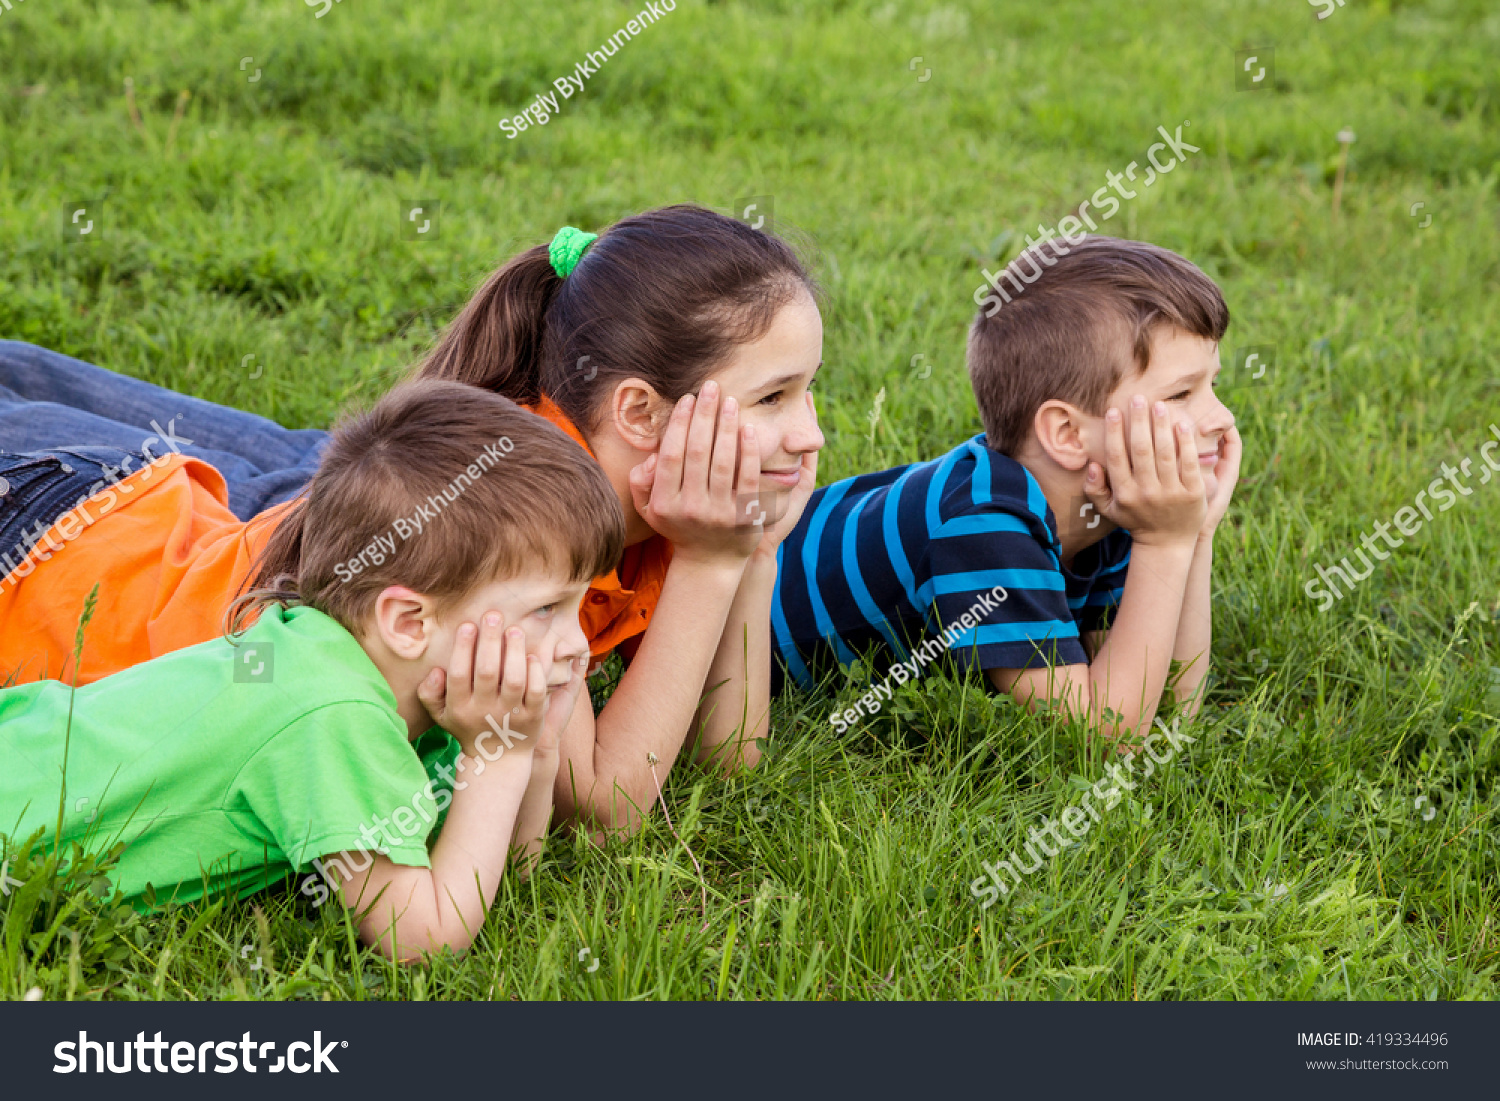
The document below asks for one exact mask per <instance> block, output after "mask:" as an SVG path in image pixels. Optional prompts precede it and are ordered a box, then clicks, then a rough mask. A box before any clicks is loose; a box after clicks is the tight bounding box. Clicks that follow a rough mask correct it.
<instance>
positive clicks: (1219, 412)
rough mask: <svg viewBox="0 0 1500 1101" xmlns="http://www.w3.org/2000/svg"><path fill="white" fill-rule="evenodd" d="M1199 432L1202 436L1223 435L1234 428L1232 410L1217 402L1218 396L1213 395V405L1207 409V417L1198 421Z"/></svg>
mask: <svg viewBox="0 0 1500 1101" xmlns="http://www.w3.org/2000/svg"><path fill="white" fill-rule="evenodd" d="M1198 423H1199V431H1201V432H1202V433H1203V434H1204V435H1214V434H1217V435H1221V436H1222V435H1223V434H1224V433H1226V432H1228V431H1229V430H1230V429H1231V428H1233V427H1234V424H1235V421H1234V410H1232V409H1230V408H1229V406H1227V405H1225V404H1224V403H1223V402H1222V401H1220V400H1219V395H1218V394H1217V393H1216V394H1214V395H1213V404H1212V405H1211V406H1210V407H1209V410H1208V415H1207V416H1205V417H1201V418H1200V419H1199V422H1198Z"/></svg>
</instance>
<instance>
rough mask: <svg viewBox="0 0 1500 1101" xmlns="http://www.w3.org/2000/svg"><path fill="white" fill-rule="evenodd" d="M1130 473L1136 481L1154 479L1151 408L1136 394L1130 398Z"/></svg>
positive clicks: (1154, 463)
mask: <svg viewBox="0 0 1500 1101" xmlns="http://www.w3.org/2000/svg"><path fill="white" fill-rule="evenodd" d="M1130 473H1131V476H1132V477H1134V478H1135V480H1136V481H1137V482H1141V483H1143V484H1145V485H1150V484H1151V483H1152V482H1154V481H1156V444H1155V441H1154V439H1153V438H1152V435H1151V410H1150V409H1149V408H1148V407H1147V403H1146V399H1145V398H1143V397H1141V396H1140V395H1139V394H1137V395H1136V396H1135V397H1134V398H1132V399H1131V400H1130Z"/></svg>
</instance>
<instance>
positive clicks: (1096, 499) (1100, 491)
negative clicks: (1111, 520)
mask: <svg viewBox="0 0 1500 1101" xmlns="http://www.w3.org/2000/svg"><path fill="white" fill-rule="evenodd" d="M1083 494H1084V496H1085V497H1087V498H1088V499H1089V500H1090V501H1092V502H1093V503H1094V507H1096V508H1097V509H1098V510H1099V511H1100V512H1105V511H1107V510H1108V509H1109V507H1110V505H1112V504H1113V503H1114V494H1113V493H1111V492H1110V489H1109V480H1108V479H1107V478H1105V476H1104V468H1103V467H1102V466H1100V465H1099V464H1098V463H1089V465H1088V469H1087V470H1085V471H1084V473H1083Z"/></svg>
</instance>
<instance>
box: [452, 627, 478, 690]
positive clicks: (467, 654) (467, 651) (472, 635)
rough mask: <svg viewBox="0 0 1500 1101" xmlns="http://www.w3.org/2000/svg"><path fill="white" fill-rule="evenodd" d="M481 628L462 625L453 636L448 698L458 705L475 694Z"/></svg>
mask: <svg viewBox="0 0 1500 1101" xmlns="http://www.w3.org/2000/svg"><path fill="white" fill-rule="evenodd" d="M478 638H479V628H478V627H475V626H474V624H472V623H460V624H459V625H458V630H457V631H456V632H455V633H454V636H453V655H452V656H451V657H450V658H449V659H448V684H447V690H448V691H447V698H448V700H449V701H451V702H454V703H457V702H459V701H461V700H466V699H468V698H469V697H470V696H471V695H473V694H474V645H475V642H476V640H477V639H478Z"/></svg>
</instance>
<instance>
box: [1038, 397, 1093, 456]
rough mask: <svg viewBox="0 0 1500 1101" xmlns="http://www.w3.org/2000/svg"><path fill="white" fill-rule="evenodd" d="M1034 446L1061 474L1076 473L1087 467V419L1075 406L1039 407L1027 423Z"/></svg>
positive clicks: (1055, 402) (1056, 403) (1053, 402)
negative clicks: (1044, 454) (1029, 424)
mask: <svg viewBox="0 0 1500 1101" xmlns="http://www.w3.org/2000/svg"><path fill="white" fill-rule="evenodd" d="M1031 430H1032V436H1033V438H1034V439H1035V440H1036V445H1037V446H1038V447H1039V448H1041V449H1042V451H1043V452H1045V453H1046V455H1047V457H1048V458H1049V459H1051V460H1052V461H1053V462H1054V463H1056V464H1057V465H1058V466H1060V467H1062V468H1063V469H1064V470H1071V471H1073V472H1075V473H1076V472H1078V471H1080V470H1082V469H1084V467H1086V466H1088V463H1089V429H1088V424H1087V418H1086V417H1085V415H1084V413H1083V411H1082V410H1080V409H1079V408H1078V407H1077V406H1076V405H1069V404H1068V403H1067V402H1065V401H1059V400H1057V399H1055V398H1054V399H1052V400H1051V401H1045V402H1043V403H1042V405H1041V408H1039V409H1038V410H1037V411H1036V416H1035V417H1033V418H1032V421H1031Z"/></svg>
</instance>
